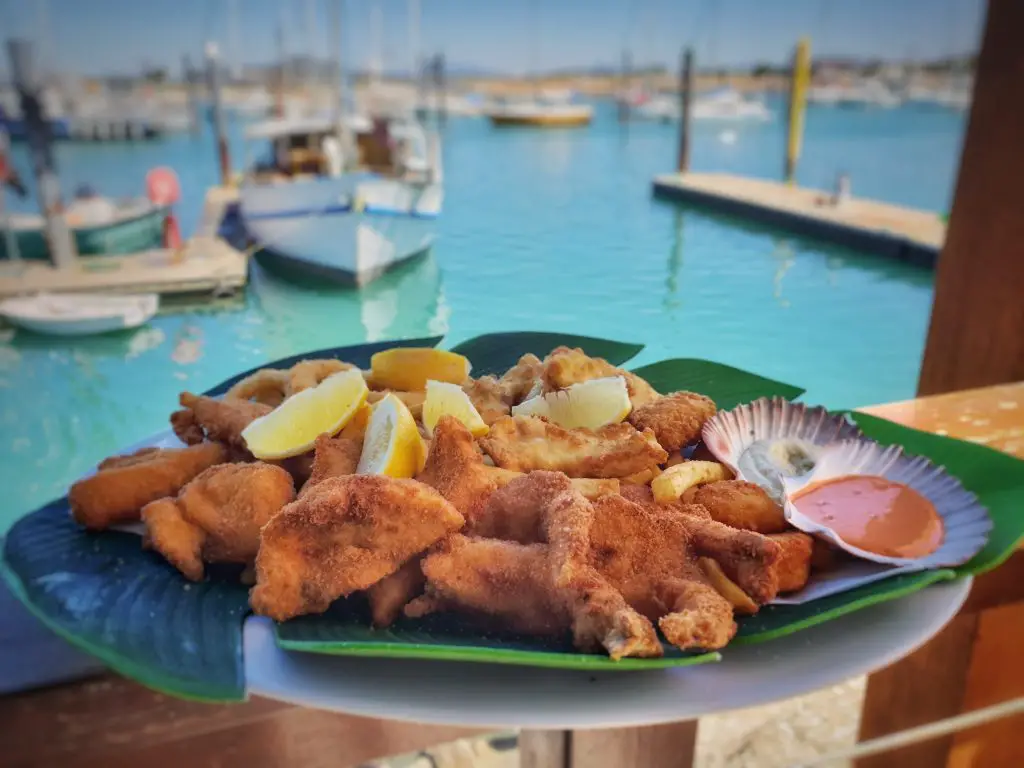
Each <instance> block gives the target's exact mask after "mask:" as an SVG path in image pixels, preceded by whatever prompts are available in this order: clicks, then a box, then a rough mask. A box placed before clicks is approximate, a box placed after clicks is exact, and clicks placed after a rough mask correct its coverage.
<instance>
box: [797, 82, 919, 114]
mask: <svg viewBox="0 0 1024 768" xmlns="http://www.w3.org/2000/svg"><path fill="white" fill-rule="evenodd" d="M807 100H808V101H809V102H810V103H812V104H820V105H823V106H836V107H855V108H880V109H892V108H893V107H898V106H899V105H900V104H902V103H903V100H902V99H901V98H900V97H899V96H897V95H896V94H895V93H894V92H893V91H892V89H890V88H889V86H887V85H886V84H885V83H883V82H882V81H881V80H864V81H863V82H860V83H857V84H856V85H849V86H844V85H822V86H815V87H814V88H811V89H810V90H809V91H808V93H807Z"/></svg>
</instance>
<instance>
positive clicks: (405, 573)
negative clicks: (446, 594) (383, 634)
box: [366, 558, 427, 627]
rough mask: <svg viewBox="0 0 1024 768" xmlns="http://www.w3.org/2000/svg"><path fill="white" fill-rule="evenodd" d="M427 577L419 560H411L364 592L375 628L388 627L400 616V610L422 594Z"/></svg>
mask: <svg viewBox="0 0 1024 768" xmlns="http://www.w3.org/2000/svg"><path fill="white" fill-rule="evenodd" d="M426 583H427V577H426V576H424V575H423V567H422V565H421V563H420V559H419V558H413V559H412V560H410V561H409V562H407V563H406V564H405V565H403V566H402V567H401V568H399V569H398V570H397V571H395V572H394V573H392V574H391V575H390V576H385V577H384V578H383V579H381V580H380V581H378V582H377V583H376V584H374V585H373V586H372V587H370V588H369V589H368V590H367V591H366V596H367V598H368V599H369V601H370V616H371V618H372V621H373V626H375V627H388V626H391V624H392V623H394V621H395V619H397V618H398V617H399V616H401V615H402V609H403V608H405V606H406V605H408V604H409V602H410V601H411V600H412V599H413V598H415V597H416V596H418V595H420V594H422V593H423V586H424V585H425V584H426Z"/></svg>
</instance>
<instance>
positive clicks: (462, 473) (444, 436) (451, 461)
mask: <svg viewBox="0 0 1024 768" xmlns="http://www.w3.org/2000/svg"><path fill="white" fill-rule="evenodd" d="M522 474H523V473H522V472H515V471H511V470H508V469H501V468H500V467H491V466H488V465H487V464H485V463H484V457H483V455H482V454H481V453H480V450H479V449H478V448H477V446H476V441H475V440H474V439H473V435H472V434H471V433H470V431H469V430H468V429H467V428H466V427H465V425H463V423H462V422H461V421H459V420H458V419H456V418H455V417H454V416H442V417H441V418H440V419H439V420H438V422H437V424H436V425H435V426H434V438H433V440H432V441H431V444H430V451H429V452H428V453H427V460H426V463H425V464H424V466H423V471H422V472H420V473H419V474H418V475H416V479H417V480H419V481H420V482H423V483H426V484H427V485H429V486H430V487H431V488H436V489H437V490H438V491H440V493H441V495H442V496H444V497H445V498H446V499H448V501H450V502H451V503H452V504H453V505H454V506H455V508H456V509H457V510H459V512H460V513H462V515H464V516H465V518H466V520H467V521H468V520H473V519H475V518H476V517H478V516H479V515H480V514H481V511H482V510H483V508H484V506H485V505H486V503H487V500H488V499H489V498H490V496H491V494H492V493H494V492H495V491H496V490H498V489H499V488H501V487H502V486H505V485H507V484H508V483H510V482H512V481H513V480H515V479H516V478H517V477H522ZM572 483H573V486H574V487H575V488H576V489H577V490H578V491H579V492H580V493H582V494H583V495H584V496H586V497H588V498H591V497H595V498H596V497H597V496H600V495H602V494H604V493H615V492H616V491H618V490H619V481H618V480H617V479H615V478H604V479H602V478H589V477H582V478H574V479H573V481H572Z"/></svg>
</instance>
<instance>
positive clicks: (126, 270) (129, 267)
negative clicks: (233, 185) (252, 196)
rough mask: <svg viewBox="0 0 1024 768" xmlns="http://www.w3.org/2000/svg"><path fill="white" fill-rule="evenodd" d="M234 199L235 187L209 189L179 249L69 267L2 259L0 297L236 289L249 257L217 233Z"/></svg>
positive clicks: (245, 276) (94, 259)
mask: <svg viewBox="0 0 1024 768" xmlns="http://www.w3.org/2000/svg"><path fill="white" fill-rule="evenodd" d="M236 198H237V193H236V192H235V191H234V190H230V189H223V188H220V187H214V188H213V189H211V190H209V192H207V195H206V199H205V201H204V204H203V214H202V219H201V221H200V224H199V227H198V229H197V232H196V234H195V235H194V236H193V237H191V238H189V239H188V240H186V241H185V243H184V244H183V245H182V247H181V248H180V249H169V248H156V249H153V250H150V251H142V252H138V253H128V254H118V255H111V256H83V257H81V258H79V259H78V260H77V263H76V264H75V265H74V266H73V267H71V268H69V269H56V268H54V267H53V266H51V265H50V264H49V263H48V262H42V261H39V262H37V261H27V260H26V261H21V262H0V298H6V297H8V296H19V295H25V294H32V293H38V292H53V293H60V292H67V291H83V292H90V293H92V292H99V293H106V292H109V293H150V292H152V293H160V294H184V293H210V294H214V295H216V294H222V293H228V292H231V291H235V290H237V289H238V288H241V287H242V286H244V285H245V284H246V282H247V280H248V258H247V256H246V254H244V253H242V252H241V251H239V250H237V249H236V248H234V247H232V246H231V245H230V244H228V243H227V242H225V241H224V240H223V239H221V238H219V237H217V234H216V233H217V226H218V225H219V222H220V220H221V218H222V217H223V215H224V210H225V208H226V207H227V206H228V205H229V204H230V203H231V202H233V201H234V200H235V199H236Z"/></svg>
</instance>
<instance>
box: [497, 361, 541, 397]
mask: <svg viewBox="0 0 1024 768" xmlns="http://www.w3.org/2000/svg"><path fill="white" fill-rule="evenodd" d="M543 375H544V363H543V362H541V359H540V358H539V357H537V356H536V355H533V354H530V353H529V352H527V353H526V354H525V355H523V356H522V357H520V358H519V361H518V362H517V363H516V364H515V365H513V366H512V367H511V368H509V369H508V370H507V371H505V373H504V375H503V376H502V377H501V379H499V380H498V386H499V387H500V389H501V399H502V400H503V401H504V402H505V404H506V405H509V406H512V405H518V404H519V403H521V402H523V400H526V399H527V398H528V397H530V395H532V394H534V393H535V392H536V394H540V388H541V387H542V386H543V380H542V377H543Z"/></svg>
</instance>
